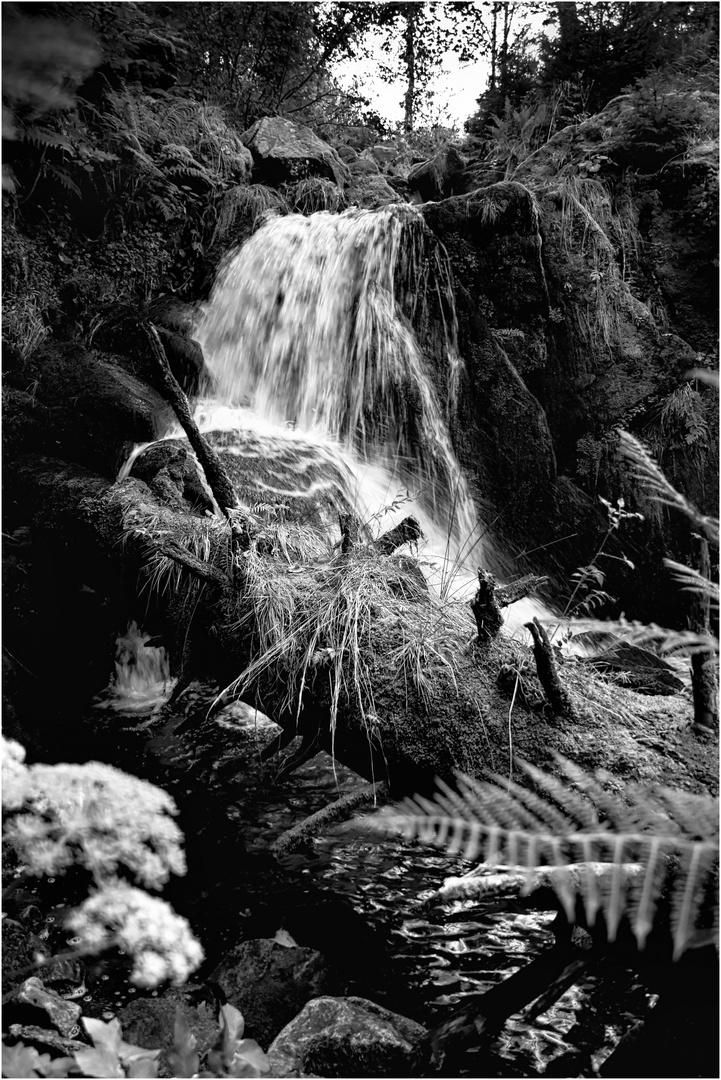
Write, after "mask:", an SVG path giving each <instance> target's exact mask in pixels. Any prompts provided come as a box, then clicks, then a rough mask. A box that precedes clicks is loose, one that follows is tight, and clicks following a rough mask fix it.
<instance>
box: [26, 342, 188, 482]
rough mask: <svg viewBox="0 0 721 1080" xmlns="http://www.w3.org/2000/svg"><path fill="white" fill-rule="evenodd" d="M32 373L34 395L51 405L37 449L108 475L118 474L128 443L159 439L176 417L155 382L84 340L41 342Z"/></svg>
mask: <svg viewBox="0 0 721 1080" xmlns="http://www.w3.org/2000/svg"><path fill="white" fill-rule="evenodd" d="M28 373H29V374H30V375H31V376H34V378H35V390H34V393H35V397H36V398H37V400H38V401H39V402H40V403H41V404H43V405H46V406H47V407H48V410H49V411H48V414H47V423H46V424H44V425H43V430H42V433H41V434H40V438H39V444H37V445H36V446H35V447H34V450H35V451H36V452H41V453H42V452H45V453H47V454H52V455H53V456H55V457H58V458H62V459H63V460H65V461H72V462H75V463H77V464H79V465H85V466H86V467H88V468H90V469H92V470H93V471H94V472H95V473H99V474H101V475H103V476H107V477H111V478H113V479H114V478H115V476H116V475H117V472H118V469H119V468H120V466H121V465H122V463H123V461H124V459H125V456H126V454H127V450H128V447H129V446H130V445H132V444H133V443H136V442H150V441H152V440H153V439H155V438H157V437H158V435H159V434H160V433H161V432H162V431H163V430H164V429H165V428H166V426H167V424H168V422H169V421H170V419H171V418H172V411H171V409H170V406H169V405H168V404H167V403H166V402H165V401H164V400H163V399H162V398H161V397H160V395H159V394H158V393H157V392H156V391H155V390H153V389H152V388H151V387H150V386H148V385H146V384H145V383H143V382H141V381H140V380H139V379H137V378H136V377H134V376H133V375H131V374H130V373H129V372H127V371H125V370H123V368H121V367H119V366H118V365H117V364H115V363H113V362H112V361H111V360H110V358H105V357H103V356H99V355H94V354H92V353H89V352H87V351H86V350H85V349H83V348H82V346H80V345H75V344H62V345H57V344H50V345H47V346H44V347H42V348H41V349H39V350H38V352H36V353H34V354H33V356H32V358H31V361H30V364H29V372H28Z"/></svg>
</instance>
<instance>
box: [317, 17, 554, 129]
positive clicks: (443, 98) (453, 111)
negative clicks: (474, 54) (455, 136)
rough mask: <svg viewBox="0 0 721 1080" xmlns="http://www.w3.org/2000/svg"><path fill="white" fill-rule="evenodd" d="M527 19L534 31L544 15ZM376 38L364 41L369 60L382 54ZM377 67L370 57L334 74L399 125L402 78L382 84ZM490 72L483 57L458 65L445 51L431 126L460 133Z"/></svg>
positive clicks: (433, 85)
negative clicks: (357, 85)
mask: <svg viewBox="0 0 721 1080" xmlns="http://www.w3.org/2000/svg"><path fill="white" fill-rule="evenodd" d="M522 10H523V4H520V5H518V9H517V13H516V25H517V24H518V20H519V15H520V13H521V12H522ZM449 18H450V17H449ZM526 19H527V20H528V21H529V22H530V24H531V26H532V28H533V29H534V30H535V31H539V30H541V28H542V26H543V21H544V16H543V15H539V14H535V13H528V14H526V15H525V18H522V21H526ZM546 32H547V33H548V32H549V31H546ZM376 37H377V41H375V42H374V41H373V38H372V37H371V38H370V39H368V38H367V39H366V41H367V42H368V41H370V48H368V49H367V52H369V53H370V54H371V57H372V54H373V53H375V54H376V55H378V56H380V55H381V50H380V41H381V35H379V34H377V35H376ZM379 66H380V65H379V62H378V61H377V60H374V59H372V58H370V59H362V60H360V59H359V60H353V61H346V62H344V63H343V64H339V65H338V66H337V67H336V68H335V70H334V72H333V74H334V75H335V77H336V79H337V80H338V82H339V83H340V85H341V86H342V87H343V88H344V89H350V88H351V86H352V83H353V80H354V79H357V81H358V84H359V88H360V90H361V92H362V93H363V94H364V96H365V97H367V98H368V99H369V101H370V104H371V107H372V108H374V109H375V110H376V111H377V112H378V113H379V115H380V116H381V117H382V118H383V119H384V120H387V121H390V123H397V122H398V123H399V122H401V121H402V120H403V95H404V93H405V86H404V83H403V81H402V79H398V80H396V82H395V83H386V82H384V81H383V80H382V79H381V77H380V75H379ZM489 69H490V65H489V62H488V59H487V58H486V57H485V56H483V57H480V56H479V58H478V60H477V61H476V62H474V63H471V64H461V62H460V61H459V59H458V57H457V56H456V55H455V54H454V53H453V52H448V53H447V54H446V58H445V62H444V65H443V72H442V73H441V74H439V75H438V76H437V77H436V78H435V79H434V80H433V81H432V83H431V84H430V89H431V90H433V91H434V93H435V101H434V115H433V117H432V118H431V123H433V122H435V123H438V124H441V125H443V126H447V127H454V128H456V129H457V130H458V131H461V132H462V131H463V125H464V123H465V121H466V120H467V119H468V117H469V116H472V115H473V113H475V112H476V111H477V108H478V104H477V99H478V98H479V97H480V95H481V94H482V93H483V92H484V90H485V89H486V87H487V84H488V77H489V73H490V71H489Z"/></svg>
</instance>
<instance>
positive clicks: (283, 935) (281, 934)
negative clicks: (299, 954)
mask: <svg viewBox="0 0 721 1080" xmlns="http://www.w3.org/2000/svg"><path fill="white" fill-rule="evenodd" d="M273 941H275V942H276V943H277V944H278V945H284V946H285V948H286V949H294V948H296V947H297V945H298V942H297V941H294V939H293V938H292V937H291V935H290V934H289V933H288V931H287V930H284V929H283V927H281V928H280V930H276V932H275V934H274V935H273Z"/></svg>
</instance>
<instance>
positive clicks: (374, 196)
mask: <svg viewBox="0 0 721 1080" xmlns="http://www.w3.org/2000/svg"><path fill="white" fill-rule="evenodd" d="M403 201H404V200H403V198H402V197H401V196H400V195H399V194H398V192H397V191H395V190H394V189H393V188H392V187H391V186H390V184H389V183H388V181H387V180H386V178H385V176H380V175H378V173H376V175H375V176H357V177H355V178H354V180H353V183H352V184H351V186H350V188H349V189H348V202H349V205H350V206H360V207H363V209H365V210H378V209H379V208H380V207H381V206H388V205H390V204H391V203H398V202H403Z"/></svg>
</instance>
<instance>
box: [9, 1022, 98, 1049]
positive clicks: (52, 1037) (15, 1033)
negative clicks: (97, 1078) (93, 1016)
mask: <svg viewBox="0 0 721 1080" xmlns="http://www.w3.org/2000/svg"><path fill="white" fill-rule="evenodd" d="M8 1031H9V1032H10V1035H12V1037H13V1038H14V1039H19V1040H20V1042H22V1043H24V1044H25V1045H26V1046H34V1047H35V1048H36V1049H38V1050H39V1051H40V1053H41V1054H46V1053H47V1052H48V1051H50V1053H51V1054H62V1055H63V1056H67V1057H72V1055H73V1054H75V1053H76V1052H77V1051H78V1050H87V1049H88V1044H87V1043H86V1042H81V1041H80V1039H64V1038H63V1037H62V1035H56V1034H55V1032H54V1031H51V1030H50V1029H49V1028H42V1027H38V1026H37V1024H10V1026H9V1028H8Z"/></svg>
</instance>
